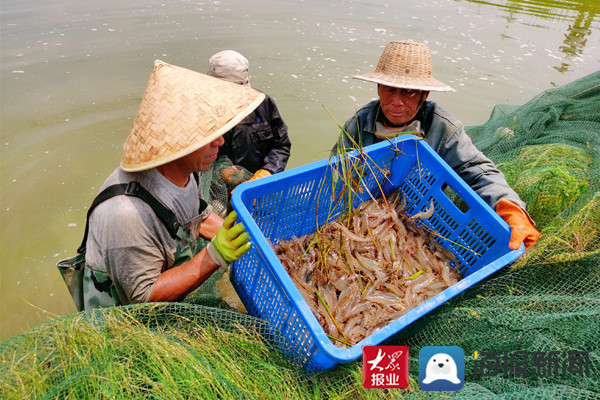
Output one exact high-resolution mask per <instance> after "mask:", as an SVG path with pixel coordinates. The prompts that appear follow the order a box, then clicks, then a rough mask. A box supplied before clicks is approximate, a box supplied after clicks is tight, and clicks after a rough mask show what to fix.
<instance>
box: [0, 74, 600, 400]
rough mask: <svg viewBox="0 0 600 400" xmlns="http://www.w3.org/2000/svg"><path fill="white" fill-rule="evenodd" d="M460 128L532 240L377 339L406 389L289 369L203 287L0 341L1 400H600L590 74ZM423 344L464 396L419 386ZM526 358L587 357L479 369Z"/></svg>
mask: <svg viewBox="0 0 600 400" xmlns="http://www.w3.org/2000/svg"><path fill="white" fill-rule="evenodd" d="M467 130H468V133H469V134H470V135H471V137H472V138H473V141H474V143H475V145H476V146H477V147H478V148H480V149H481V150H482V151H484V153H486V154H487V155H488V156H489V157H490V158H491V159H493V160H494V161H495V162H496V164H497V165H498V166H499V168H500V169H501V170H502V171H503V172H504V173H505V175H506V177H507V180H508V181H509V183H510V184H511V185H512V186H513V187H514V188H515V189H516V190H517V192H518V193H519V194H520V195H521V197H522V198H523V200H525V201H526V202H527V203H528V210H529V212H530V214H531V216H532V218H533V219H534V220H535V221H536V222H537V227H538V229H539V230H540V231H541V232H542V237H541V239H540V241H539V242H538V243H537V244H536V245H535V246H534V247H533V248H532V249H530V250H529V251H528V252H527V253H525V255H524V256H523V257H522V258H520V259H519V260H518V261H516V262H515V263H513V264H512V265H511V266H510V267H507V268H505V269H503V270H502V271H500V272H499V273H497V274H496V275H494V276H493V277H491V278H490V279H487V280H485V281H483V282H481V283H479V284H478V285H475V286H474V287H472V288H470V289H469V290H467V291H465V292H463V293H462V294H461V295H459V296H457V297H456V298H454V299H452V300H451V301H449V302H447V303H445V304H444V305H442V306H441V307H440V308H438V309H436V310H435V311H434V312H432V313H430V314H428V315H426V316H425V317H423V318H421V319H420V320H418V321H416V322H415V323H413V324H411V325H410V326H408V327H407V328H406V329H404V330H403V331H401V332H400V333H399V334H398V335H396V336H395V337H394V338H393V339H391V340H390V341H389V343H385V344H399V345H407V346H409V348H410V379H409V387H408V388H407V389H402V390H399V389H394V390H382V389H364V388H363V387H362V362H361V360H358V361H356V362H352V363H347V364H343V365H340V366H338V367H335V368H333V369H331V370H327V371H321V372H318V373H308V372H306V371H304V370H302V369H300V368H298V367H296V366H295V365H294V363H293V360H287V359H285V357H283V356H282V353H281V352H280V351H279V350H278V348H279V346H283V347H285V338H284V337H282V336H280V335H277V334H276V331H275V330H274V329H273V327H272V326H269V324H268V323H267V322H265V321H262V320H259V319H256V318H253V317H251V316H248V315H246V314H242V313H239V312H237V311H233V310H232V309H226V308H218V307H215V306H218V305H219V304H221V305H222V303H223V302H222V301H221V299H220V297H219V296H220V294H219V293H218V290H215V287H214V285H213V287H212V289H210V290H204V291H202V292H198V293H196V294H195V296H192V299H193V300H192V301H193V304H192V303H177V304H175V303H173V304H171V303H169V304H162V303H160V304H144V305H135V306H127V307H120V308H109V309H104V310H98V311H94V312H82V313H77V314H73V315H69V316H65V317H61V318H57V319H55V320H52V321H50V322H48V323H45V324H42V325H39V326H36V327H34V328H32V329H30V330H28V331H26V332H24V333H22V334H20V335H17V336H15V337H13V338H11V339H9V340H7V341H5V342H4V343H2V344H0V397H1V398H6V399H13V398H14V399H20V398H61V399H62V398H65V399H68V398H72V399H76V398H111V397H114V398H169V399H178V398H205V399H211V398H214V399H217V398H219V399H221V398H240V399H244V398H247V399H266V398H269V399H274V398H308V399H311V398H312V399H358V398H361V399H363V398H364V399H380V398H398V397H403V398H407V399H428V398H432V399H433V398H440V397H444V398H447V397H451V398H458V399H460V398H465V399H467V398H469V399H471V398H486V399H550V398H561V399H562V398H564V399H598V398H600V395H599V393H600V345H599V343H600V334H599V332H600V296H599V295H600V246H599V238H600V213H599V212H598V210H600V204H599V203H600V190H599V189H600V188H599V186H600V179H599V177H600V171H599V168H600V158H599V154H600V152H599V149H600V143H599V141H600V72H599V73H595V74H592V75H589V76H587V77H584V78H582V79H579V80H577V81H574V82H572V83H570V84H568V85H565V86H563V87H560V88H554V89H551V90H548V91H546V92H544V93H541V94H540V95H538V96H537V97H535V98H533V99H532V100H531V101H529V102H528V103H526V104H524V105H522V106H520V107H509V106H497V107H496V108H495V109H494V110H493V112H492V115H491V117H490V119H489V121H487V122H486V123H485V124H483V125H481V126H476V127H469V128H468V129H467ZM213 176H218V174H217V175H213ZM204 183H205V184H206V182H204ZM225 193H228V192H225ZM214 198H215V197H213V199H214ZM216 279H217V277H215V278H214V282H216ZM200 293H202V294H203V296H204V299H202V296H199V294H200ZM211 299H212V300H213V301H214V304H210V305H211V307H208V306H207V305H206V302H208V303H210V301H211ZM217 303H219V304H217ZM429 345H435V346H439V345H452V346H460V347H462V348H463V350H464V352H465V382H466V383H465V386H464V387H463V389H462V390H460V391H457V392H424V391H421V390H420V389H419V386H418V378H419V375H418V352H419V349H420V348H422V347H423V346H429ZM524 351H526V352H528V353H529V354H530V355H531V354H534V353H538V354H549V353H551V352H554V353H556V354H558V355H559V356H560V357H567V355H568V354H570V352H574V351H576V352H580V353H581V352H583V353H585V355H586V357H587V360H588V362H587V363H586V364H585V368H582V369H581V370H574V369H572V368H571V365H570V364H567V363H561V364H559V365H560V366H561V367H562V366H564V367H565V370H562V371H563V372H562V373H561V372H557V371H553V372H549V371H547V373H545V374H541V373H537V374H534V373H533V372H534V370H535V368H534V366H532V365H530V366H529V369H528V370H527V372H528V373H525V374H520V375H516V374H506V375H507V376H504V375H505V374H503V373H500V374H499V375H496V376H485V375H484V374H482V373H481V372H478V369H477V363H478V360H479V359H478V358H477V357H476V354H478V353H482V352H495V353H498V354H500V355H508V356H512V355H514V354H515V353H518V352H524ZM476 352H478V353H476ZM561 360H563V358H561ZM479 371H481V370H479Z"/></svg>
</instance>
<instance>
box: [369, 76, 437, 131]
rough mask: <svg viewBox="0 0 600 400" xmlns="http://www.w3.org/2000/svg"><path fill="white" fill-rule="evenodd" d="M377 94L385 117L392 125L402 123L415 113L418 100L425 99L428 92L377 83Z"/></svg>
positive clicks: (411, 117) (409, 119) (410, 118)
mask: <svg viewBox="0 0 600 400" xmlns="http://www.w3.org/2000/svg"><path fill="white" fill-rule="evenodd" d="M377 94H378V95H379V100H380V102H381V109H382V110H383V114H385V116H386V118H387V119H388V120H389V121H390V122H391V123H392V124H394V125H403V124H406V123H408V122H410V121H412V119H413V118H414V117H415V115H417V111H418V110H419V109H418V107H419V101H420V100H423V101H425V100H426V99H427V96H428V95H429V92H423V91H422V90H412V89H400V88H395V87H391V86H385V85H378V86H377Z"/></svg>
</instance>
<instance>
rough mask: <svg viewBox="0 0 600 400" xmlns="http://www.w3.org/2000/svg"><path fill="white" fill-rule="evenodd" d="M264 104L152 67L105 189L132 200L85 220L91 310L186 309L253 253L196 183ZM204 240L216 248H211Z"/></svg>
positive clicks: (233, 89)
mask: <svg viewBox="0 0 600 400" xmlns="http://www.w3.org/2000/svg"><path fill="white" fill-rule="evenodd" d="M263 99H264V94H262V93H260V92H258V91H256V90H253V89H251V88H248V87H245V86H241V85H236V84H233V83H229V82H225V81H223V80H220V79H216V78H213V77H210V76H207V75H204V74H201V73H198V72H194V71H191V70H188V69H185V68H181V67H177V66H173V65H169V64H167V63H164V62H162V61H156V62H155V64H154V68H153V71H152V73H151V75H150V80H149V82H148V86H147V87H146V90H145V93H144V96H143V98H142V101H141V104H140V108H139V111H138V113H137V116H136V118H135V120H134V122H133V127H132V129H131V131H130V133H129V136H128V137H127V140H126V141H125V145H124V147H123V156H122V159H121V166H120V167H119V168H117V169H116V170H115V171H114V172H113V173H112V174H111V175H110V176H109V177H108V179H107V180H106V182H105V183H104V185H103V186H102V189H101V190H103V189H105V188H107V187H109V186H113V185H127V192H129V191H130V187H131V188H132V189H131V192H132V193H127V194H128V195H117V196H114V197H111V198H109V199H108V200H106V201H103V202H101V203H100V204H99V205H98V206H97V207H95V208H94V210H93V212H92V213H91V215H90V218H89V235H88V238H87V242H86V243H87V245H86V255H85V257H86V258H85V261H86V265H85V270H84V278H83V279H84V285H83V291H84V306H85V308H86V309H89V308H94V307H106V306H113V305H122V304H130V303H140V302H155V301H176V300H180V299H182V298H183V297H185V296H186V295H187V294H188V293H190V292H191V291H193V290H194V289H196V288H197V287H198V286H199V285H200V284H201V283H203V282H204V281H205V280H206V279H207V278H208V277H210V275H211V274H212V273H213V272H215V271H216V270H217V269H218V268H219V267H220V266H226V265H228V263H229V262H232V261H235V260H236V259H238V258H239V257H241V256H242V255H243V254H244V253H245V252H246V251H247V250H248V249H249V248H250V243H249V236H248V234H247V233H246V232H245V228H244V226H243V225H242V224H241V223H237V224H236V223H235V222H236V219H237V216H236V214H235V213H231V214H229V215H228V216H227V218H225V220H224V221H223V219H222V218H221V217H219V216H217V215H216V214H215V213H214V212H212V210H211V207H210V206H207V205H206V202H204V201H203V200H202V193H201V187H202V186H201V182H200V180H201V178H200V177H199V176H198V174H197V173H198V172H200V171H204V170H206V169H208V168H209V167H210V165H211V164H212V162H213V161H215V160H216V158H217V153H218V150H219V146H221V145H222V144H223V138H222V135H223V134H224V133H225V132H227V131H228V130H229V129H231V128H232V127H233V126H235V125H236V124H237V123H239V122H240V121H241V120H242V119H243V118H244V117H245V116H246V115H248V114H249V113H250V112H252V110H254V108H255V107H256V106H258V105H259V104H260V103H261V102H262V100H263ZM132 182H134V183H135V184H132ZM144 190H145V191H147V192H149V194H150V195H151V197H153V198H154V199H156V201H158V202H159V203H161V204H162V205H163V206H164V207H165V208H166V209H168V210H170V211H171V212H172V214H173V215H174V217H172V218H170V219H169V223H165V222H164V218H162V219H161V218H159V215H157V213H156V212H155V207H151V206H150V202H148V201H145V200H142V199H141V198H139V197H138V196H137V195H136V194H137V193H139V192H140V191H144ZM169 228H170V229H169ZM201 237H204V238H207V239H208V240H210V242H208V245H207V246H206V247H204V245H203V244H202V242H201V239H200V238H201ZM206 242H207V241H205V242H204V243H206Z"/></svg>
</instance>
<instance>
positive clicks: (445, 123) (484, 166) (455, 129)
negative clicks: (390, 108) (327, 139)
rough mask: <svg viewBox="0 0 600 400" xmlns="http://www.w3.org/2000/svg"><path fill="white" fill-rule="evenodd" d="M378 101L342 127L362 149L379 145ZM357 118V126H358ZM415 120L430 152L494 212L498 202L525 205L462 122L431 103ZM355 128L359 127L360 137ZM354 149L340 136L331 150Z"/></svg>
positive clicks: (427, 103) (423, 107) (427, 104)
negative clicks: (376, 130) (431, 150)
mask: <svg viewBox="0 0 600 400" xmlns="http://www.w3.org/2000/svg"><path fill="white" fill-rule="evenodd" d="M380 108H381V107H380V102H379V100H374V101H372V102H370V103H369V104H367V105H365V106H363V107H362V108H361V109H360V110H358V112H357V113H356V115H355V116H353V117H352V118H350V119H349V120H348V121H346V123H345V124H344V130H345V131H346V132H347V133H348V134H349V135H350V136H351V137H352V138H353V139H354V140H355V141H356V143H361V144H362V146H363V147H365V146H368V145H370V144H373V143H378V142H380V141H381V139H379V138H377V137H376V136H375V129H376V122H377V118H378V113H380V112H382V111H380ZM357 119H358V124H357ZM415 119H418V120H419V121H421V126H422V129H423V132H424V139H425V141H427V144H428V145H430V146H431V147H432V148H433V150H435V151H436V153H438V154H439V155H440V157H442V159H443V160H444V161H446V163H447V164H448V165H449V166H450V167H451V168H452V169H453V170H454V171H456V173H458V175H460V177H461V178H462V179H463V180H464V181H465V182H466V183H467V184H468V185H469V186H470V187H471V188H472V189H473V190H474V191H475V192H477V194H479V196H481V198H482V199H483V200H484V201H485V202H486V203H487V204H489V205H490V207H492V208H493V209H495V208H496V204H497V203H498V201H500V199H506V200H510V201H512V202H514V203H515V204H517V205H518V206H519V207H521V208H523V209H525V203H524V202H523V201H522V200H521V198H520V197H519V195H518V194H517V193H516V192H515V191H514V190H513V189H512V188H511V187H510V186H509V185H508V183H507V182H506V178H505V177H504V175H503V174H502V172H501V171H500V170H499V169H498V168H497V167H496V165H495V164H494V163H493V162H492V161H491V160H490V159H489V158H487V157H486V156H485V155H484V154H483V153H482V152H481V151H479V150H478V149H477V148H476V147H475V145H474V144H473V142H472V141H471V138H470V137H469V136H468V135H467V133H466V132H465V129H464V126H463V124H462V122H460V121H459V120H457V119H456V118H454V117H453V116H452V115H450V114H449V113H448V112H446V111H445V110H444V109H442V108H441V107H440V106H438V105H437V104H436V103H434V102H432V101H426V102H424V103H423V105H422V106H421V109H420V110H419V112H418V113H417V116H416V117H415ZM358 126H359V127H361V134H359V129H358ZM338 147H339V148H348V149H350V148H354V147H355V146H354V145H353V144H352V141H351V140H350V139H349V138H348V137H347V136H346V135H345V134H344V133H343V132H341V133H340V137H339V138H338V143H337V144H336V145H335V146H334V148H333V152H332V153H333V154H335V153H336V149H337V148H338Z"/></svg>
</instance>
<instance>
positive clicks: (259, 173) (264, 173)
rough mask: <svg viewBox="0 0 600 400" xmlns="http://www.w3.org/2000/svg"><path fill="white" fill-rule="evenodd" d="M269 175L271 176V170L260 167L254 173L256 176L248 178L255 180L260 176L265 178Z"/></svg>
mask: <svg viewBox="0 0 600 400" xmlns="http://www.w3.org/2000/svg"><path fill="white" fill-rule="evenodd" d="M267 176H271V173H270V172H269V171H267V170H266V169H259V170H258V171H256V172H255V173H254V176H253V177H252V178H250V179H248V181H253V180H255V179H259V178H265V177H267Z"/></svg>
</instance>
